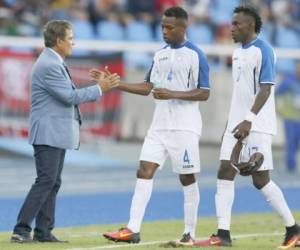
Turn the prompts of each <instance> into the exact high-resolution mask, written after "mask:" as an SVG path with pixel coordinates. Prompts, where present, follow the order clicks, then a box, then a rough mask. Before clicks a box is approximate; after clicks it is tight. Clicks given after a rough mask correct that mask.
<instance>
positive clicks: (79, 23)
mask: <svg viewBox="0 0 300 250" xmlns="http://www.w3.org/2000/svg"><path fill="white" fill-rule="evenodd" d="M72 27H73V32H74V39H75V44H76V40H77V39H86V40H89V39H94V38H95V35H94V32H93V27H92V25H91V23H90V22H89V21H88V20H72ZM90 54H91V52H90V51H89V50H82V49H76V47H75V48H74V50H73V55H74V56H88V55H90Z"/></svg>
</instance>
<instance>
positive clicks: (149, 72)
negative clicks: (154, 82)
mask: <svg viewBox="0 0 300 250" xmlns="http://www.w3.org/2000/svg"><path fill="white" fill-rule="evenodd" d="M153 65H154V60H153V61H152V63H151V67H150V69H149V70H148V72H147V74H146V76H145V79H144V81H145V82H150V76H151V72H152V68H153Z"/></svg>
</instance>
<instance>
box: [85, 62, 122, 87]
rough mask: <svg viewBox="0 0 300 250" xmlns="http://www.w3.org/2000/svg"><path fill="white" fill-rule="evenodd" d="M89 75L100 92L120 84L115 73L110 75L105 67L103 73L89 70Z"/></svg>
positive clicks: (118, 77)
mask: <svg viewBox="0 0 300 250" xmlns="http://www.w3.org/2000/svg"><path fill="white" fill-rule="evenodd" d="M89 75H90V77H91V78H92V79H93V80H94V81H95V82H96V83H97V84H98V85H99V86H100V88H101V90H102V92H107V91H109V90H111V89H113V88H116V87H118V86H119V84H120V76H119V75H118V74H116V73H114V74H112V73H110V72H109V70H108V68H107V67H105V69H104V71H100V70H98V69H91V70H90V72H89Z"/></svg>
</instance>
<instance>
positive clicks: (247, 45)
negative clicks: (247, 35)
mask: <svg viewBox="0 0 300 250" xmlns="http://www.w3.org/2000/svg"><path fill="white" fill-rule="evenodd" d="M257 39H258V38H255V39H254V40H252V41H251V42H250V43H247V44H245V45H242V48H243V49H248V48H250V47H251V46H252V45H253V44H254V43H255V42H256V41H257Z"/></svg>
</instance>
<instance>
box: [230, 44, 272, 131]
mask: <svg viewBox="0 0 300 250" xmlns="http://www.w3.org/2000/svg"><path fill="white" fill-rule="evenodd" d="M232 77H233V94H232V100H231V107H230V112H229V118H228V125H227V129H228V130H230V131H232V130H233V129H234V128H235V127H236V126H237V125H238V124H239V123H240V122H242V121H243V120H245V118H246V115H247V114H248V113H249V112H250V110H251V108H252V106H253V104H254V101H255V98H256V95H257V93H258V92H259V90H260V84H272V85H274V84H275V82H274V79H275V54H274V51H273V49H272V47H271V46H270V45H269V44H268V43H266V42H265V41H262V40H261V39H258V38H257V39H255V40H254V41H252V42H250V43H249V44H246V45H243V46H242V47H240V48H237V49H235V51H234V52H233V56H232ZM251 131H257V132H262V133H267V134H272V135H274V134H276V114H275V102H274V86H272V88H271V94H270V96H269V98H268V100H267V101H266V103H265V104H264V106H263V107H262V108H261V110H260V111H259V113H258V115H257V117H256V118H255V119H254V121H253V123H252V127H251Z"/></svg>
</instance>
